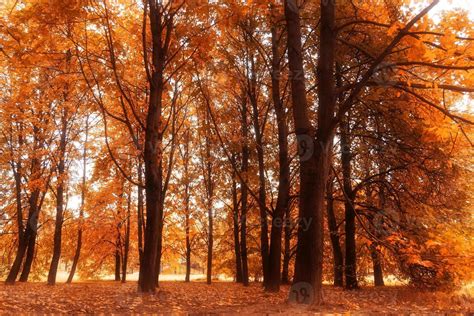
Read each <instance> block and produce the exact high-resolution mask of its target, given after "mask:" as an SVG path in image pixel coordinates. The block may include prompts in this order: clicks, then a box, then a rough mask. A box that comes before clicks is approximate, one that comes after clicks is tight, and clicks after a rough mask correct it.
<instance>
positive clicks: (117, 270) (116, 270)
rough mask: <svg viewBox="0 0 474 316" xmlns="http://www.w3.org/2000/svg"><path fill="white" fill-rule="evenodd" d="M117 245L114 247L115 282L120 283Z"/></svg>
mask: <svg viewBox="0 0 474 316" xmlns="http://www.w3.org/2000/svg"><path fill="white" fill-rule="evenodd" d="M118 247H119V245H115V281H120V268H121V266H120V261H121V260H120V250H119V249H118Z"/></svg>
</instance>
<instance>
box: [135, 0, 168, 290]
mask: <svg viewBox="0 0 474 316" xmlns="http://www.w3.org/2000/svg"><path fill="white" fill-rule="evenodd" d="M148 5H149V7H150V10H149V17H150V27H151V34H152V63H153V69H152V71H151V78H149V81H150V82H149V88H150V99H149V104H148V113H147V117H146V132H145V150H144V161H145V187H146V189H145V191H146V226H145V240H144V250H143V258H142V259H143V260H142V262H141V264H140V274H139V280H138V284H139V289H140V291H141V292H145V293H154V292H155V289H156V285H157V282H156V281H157V279H158V273H157V272H159V262H158V261H159V260H157V259H158V258H159V257H161V254H160V253H159V252H160V249H161V238H162V231H163V227H162V226H163V212H162V211H163V210H162V208H161V207H160V205H161V201H162V167H163V165H162V155H163V150H162V139H163V134H162V133H163V129H162V95H163V80H164V79H163V70H164V67H165V59H166V54H167V51H168V45H169V42H167V41H165V43H163V33H164V32H165V31H166V34H169V35H171V34H170V32H171V28H172V26H173V21H172V20H168V21H167V23H166V26H165V27H166V30H164V25H163V21H162V20H163V16H162V11H161V10H162V5H161V4H159V3H156V2H155V1H151V0H149V1H148ZM170 19H171V18H170Z"/></svg>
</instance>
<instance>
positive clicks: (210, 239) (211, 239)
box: [206, 202, 214, 284]
mask: <svg viewBox="0 0 474 316" xmlns="http://www.w3.org/2000/svg"><path fill="white" fill-rule="evenodd" d="M207 212H208V213H207V216H208V230H209V231H208V233H209V235H208V243H207V278H206V281H207V284H211V282H212V250H213V247H214V236H213V230H214V227H213V225H214V223H213V218H212V216H213V215H212V202H211V203H209V205H208V206H207Z"/></svg>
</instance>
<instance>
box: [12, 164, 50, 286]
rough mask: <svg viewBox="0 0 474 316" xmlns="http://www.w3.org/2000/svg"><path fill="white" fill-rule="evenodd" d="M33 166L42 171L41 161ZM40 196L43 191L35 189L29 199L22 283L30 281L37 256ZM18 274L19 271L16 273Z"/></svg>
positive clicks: (37, 170) (34, 168)
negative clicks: (32, 266)
mask: <svg viewBox="0 0 474 316" xmlns="http://www.w3.org/2000/svg"><path fill="white" fill-rule="evenodd" d="M32 165H34V167H33V168H32V170H35V171H36V172H39V169H40V162H39V160H38V159H33V162H32ZM36 172H35V173H36ZM40 195H41V190H40V189H35V190H34V191H33V192H32V194H31V195H30V198H29V205H30V210H29V212H28V224H27V227H26V231H25V235H24V239H25V242H26V244H27V249H26V258H25V262H24V263H23V270H22V272H21V275H20V279H19V281H20V282H27V281H28V277H29V275H30V271H31V265H32V264H33V259H34V256H35V248H36V236H37V231H38V217H39V212H40V210H41V204H42V201H40V200H41V199H40ZM43 197H44V196H43ZM18 269H19V268H18ZM16 274H18V271H16ZM15 278H16V275H15ZM15 278H13V281H14V280H15Z"/></svg>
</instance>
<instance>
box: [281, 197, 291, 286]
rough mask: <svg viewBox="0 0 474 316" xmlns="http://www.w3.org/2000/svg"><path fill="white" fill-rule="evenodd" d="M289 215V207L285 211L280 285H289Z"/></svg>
mask: <svg viewBox="0 0 474 316" xmlns="http://www.w3.org/2000/svg"><path fill="white" fill-rule="evenodd" d="M290 216H291V214H290V205H289V203H288V207H287V208H286V210H285V218H284V222H285V224H284V225H285V236H284V240H285V249H284V250H283V268H282V271H281V283H282V284H290V276H289V273H290V259H291V249H290V248H291V244H290V242H291V217H290Z"/></svg>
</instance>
